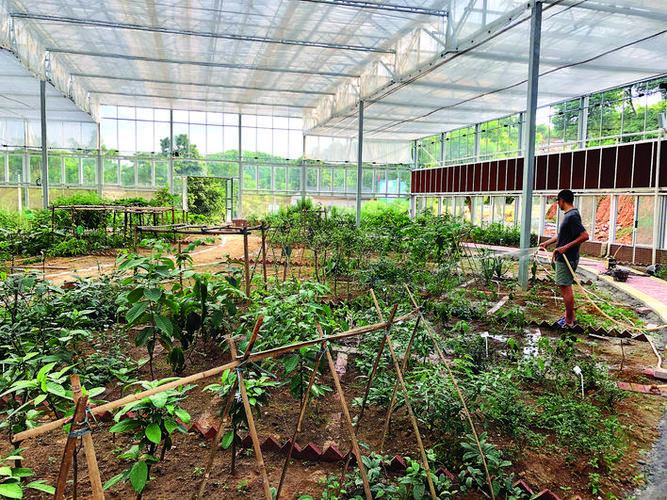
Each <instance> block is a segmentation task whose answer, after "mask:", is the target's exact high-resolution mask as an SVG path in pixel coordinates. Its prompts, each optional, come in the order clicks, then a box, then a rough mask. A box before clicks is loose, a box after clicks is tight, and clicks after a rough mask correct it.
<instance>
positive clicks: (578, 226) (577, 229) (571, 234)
mask: <svg viewBox="0 0 667 500" xmlns="http://www.w3.org/2000/svg"><path fill="white" fill-rule="evenodd" d="M573 202H574V193H573V192H572V191H570V190H569V189H563V190H562V191H561V192H560V193H558V198H556V204H557V205H558V207H559V208H560V209H561V210H562V211H563V212H564V213H565V215H564V216H563V222H562V223H561V225H560V229H559V230H558V236H554V237H553V238H549V239H548V240H547V241H545V242H544V243H542V244H541V245H540V248H541V249H542V250H546V249H547V247H548V246H549V245H551V244H552V243H556V250H554V254H553V255H554V264H555V270H556V284H557V285H558V286H560V291H561V294H562V295H563V301H564V302H565V316H563V317H562V318H561V319H560V320H558V324H559V325H560V326H562V327H565V326H568V327H570V328H572V327H574V326H576V325H577V321H576V320H575V317H574V290H573V289H572V284H573V283H574V276H573V275H572V272H570V268H569V267H568V265H567V262H565V259H567V260H568V262H569V263H570V266H571V267H572V271H575V270H576V269H577V264H578V263H579V246H580V245H581V244H582V243H583V242H584V241H586V240H587V239H588V233H587V232H586V229H584V226H583V224H582V223H581V215H579V210H577V209H576V208H574V205H573V204H572V203H573Z"/></svg>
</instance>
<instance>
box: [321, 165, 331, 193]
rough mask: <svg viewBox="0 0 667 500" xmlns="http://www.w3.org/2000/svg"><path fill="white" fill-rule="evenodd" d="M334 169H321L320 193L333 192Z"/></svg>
mask: <svg viewBox="0 0 667 500" xmlns="http://www.w3.org/2000/svg"><path fill="white" fill-rule="evenodd" d="M332 176H333V169H331V168H321V169H320V191H326V192H329V191H331V189H332V187H333V179H332Z"/></svg>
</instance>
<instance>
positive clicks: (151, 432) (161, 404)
mask: <svg viewBox="0 0 667 500" xmlns="http://www.w3.org/2000/svg"><path fill="white" fill-rule="evenodd" d="M172 380H175V379H163V380H155V381H152V382H146V381H140V382H135V384H139V385H140V386H141V389H140V390H148V389H153V388H156V387H159V386H160V385H162V384H165V383H167V382H171V381H172ZM193 387H194V386H189V385H188V386H184V387H178V388H176V389H168V390H166V391H163V392H159V393H157V394H153V395H152V396H149V397H146V398H143V399H140V400H139V401H135V402H132V403H128V404H127V405H125V406H124V407H123V408H121V409H120V410H119V411H118V413H116V416H115V417H114V420H115V421H116V424H115V425H114V426H113V427H111V429H109V431H110V432H112V433H117V432H128V431H133V432H134V439H135V443H134V444H133V445H132V446H131V447H130V448H129V449H128V450H127V451H125V452H124V453H122V454H121V455H119V458H123V459H126V460H129V461H130V462H131V465H130V466H129V467H127V468H126V469H125V470H124V471H123V472H121V473H120V474H118V475H116V476H114V477H113V478H111V479H110V480H109V481H107V482H106V483H105V485H104V489H108V488H110V487H111V486H113V485H114V484H116V483H118V482H119V481H123V482H125V481H127V480H128V479H129V480H130V483H131V484H132V487H133V488H134V490H135V491H136V492H137V493H138V496H137V498H141V492H142V491H143V489H144V487H145V486H146V483H147V482H148V480H149V479H150V475H149V474H150V469H151V467H152V466H153V465H154V464H156V463H158V462H160V461H161V460H164V456H165V453H166V452H167V451H169V450H170V449H171V447H172V445H173V438H172V434H173V432H174V431H179V432H181V433H183V434H185V433H187V428H186V427H185V425H187V424H189V423H190V415H189V414H188V413H187V412H186V411H185V410H183V409H182V408H181V407H180V402H181V401H182V400H183V399H184V398H185V397H186V395H185V393H186V392H187V391H189V390H190V389H192V388H193ZM122 417H125V418H124V419H123V420H121V418H122ZM160 444H162V449H161V451H160V455H159V457H158V456H157V451H158V447H159V446H160Z"/></svg>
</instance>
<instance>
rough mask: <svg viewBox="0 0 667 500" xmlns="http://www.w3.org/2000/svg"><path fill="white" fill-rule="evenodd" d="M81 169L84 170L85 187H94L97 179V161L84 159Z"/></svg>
mask: <svg viewBox="0 0 667 500" xmlns="http://www.w3.org/2000/svg"><path fill="white" fill-rule="evenodd" d="M81 168H82V170H83V184H84V185H85V186H94V185H95V184H96V179H97V175H96V171H97V159H95V158H83V159H82V160H81Z"/></svg>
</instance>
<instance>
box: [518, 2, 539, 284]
mask: <svg viewBox="0 0 667 500" xmlns="http://www.w3.org/2000/svg"><path fill="white" fill-rule="evenodd" d="M532 11H533V12H532V15H531V20H530V59H529V61H528V99H527V111H526V130H525V134H526V149H525V159H524V163H523V164H524V168H523V190H522V193H521V199H522V200H523V203H522V204H521V228H520V231H521V232H520V239H519V240H520V248H521V249H527V248H530V222H531V221H530V219H531V212H532V209H533V178H534V173H535V172H534V170H535V115H536V111H537V92H538V82H539V74H540V41H541V29H542V2H535V3H534V4H533V7H532ZM528 264H529V258H528V256H525V255H524V256H523V257H521V259H520V260H519V284H520V285H521V288H522V289H523V290H526V289H528Z"/></svg>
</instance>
